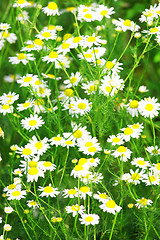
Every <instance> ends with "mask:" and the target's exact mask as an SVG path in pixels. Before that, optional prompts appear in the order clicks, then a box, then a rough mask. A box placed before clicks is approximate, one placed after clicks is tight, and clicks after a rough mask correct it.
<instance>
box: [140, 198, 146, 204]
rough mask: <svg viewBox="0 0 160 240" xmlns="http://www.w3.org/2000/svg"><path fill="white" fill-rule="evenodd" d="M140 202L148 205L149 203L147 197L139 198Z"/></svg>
mask: <svg viewBox="0 0 160 240" xmlns="http://www.w3.org/2000/svg"><path fill="white" fill-rule="evenodd" d="M139 203H140V204H142V205H145V206H146V205H147V199H146V198H142V199H140V200H139Z"/></svg>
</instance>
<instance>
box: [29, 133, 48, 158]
mask: <svg viewBox="0 0 160 240" xmlns="http://www.w3.org/2000/svg"><path fill="white" fill-rule="evenodd" d="M47 142H48V138H46V137H45V138H44V139H43V140H38V139H37V137H36V136H33V137H32V139H30V140H29V143H30V145H31V146H34V147H35V148H36V149H37V154H38V155H43V153H45V152H46V151H47V149H48V148H49V147H50V146H49V144H48V143H47Z"/></svg>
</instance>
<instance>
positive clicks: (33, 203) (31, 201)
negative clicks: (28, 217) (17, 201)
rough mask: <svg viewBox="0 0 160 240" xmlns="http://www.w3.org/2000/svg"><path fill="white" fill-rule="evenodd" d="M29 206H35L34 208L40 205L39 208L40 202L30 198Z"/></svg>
mask: <svg viewBox="0 0 160 240" xmlns="http://www.w3.org/2000/svg"><path fill="white" fill-rule="evenodd" d="M27 206H28V207H29V208H31V207H33V208H35V207H38V208H39V205H38V203H37V202H35V201H34V200H28V201H27Z"/></svg>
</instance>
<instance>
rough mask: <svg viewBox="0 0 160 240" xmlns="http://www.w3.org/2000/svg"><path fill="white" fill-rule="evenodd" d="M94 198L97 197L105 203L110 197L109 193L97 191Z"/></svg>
mask: <svg viewBox="0 0 160 240" xmlns="http://www.w3.org/2000/svg"><path fill="white" fill-rule="evenodd" d="M93 198H95V199H97V200H98V201H99V202H102V203H105V202H106V201H107V199H108V195H107V194H106V193H101V192H99V191H97V194H93Z"/></svg>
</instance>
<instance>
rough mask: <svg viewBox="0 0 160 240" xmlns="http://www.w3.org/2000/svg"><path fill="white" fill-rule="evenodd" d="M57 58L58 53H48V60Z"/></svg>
mask: <svg viewBox="0 0 160 240" xmlns="http://www.w3.org/2000/svg"><path fill="white" fill-rule="evenodd" d="M57 57H58V53H57V52H54V51H52V52H50V54H49V58H57Z"/></svg>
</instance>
